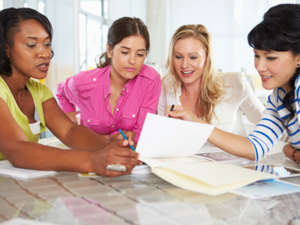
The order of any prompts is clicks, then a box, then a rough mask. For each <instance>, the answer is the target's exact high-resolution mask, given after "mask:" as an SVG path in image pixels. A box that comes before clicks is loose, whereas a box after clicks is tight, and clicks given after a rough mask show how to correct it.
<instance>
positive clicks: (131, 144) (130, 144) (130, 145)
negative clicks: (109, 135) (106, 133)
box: [119, 129, 135, 151]
mask: <svg viewBox="0 0 300 225" xmlns="http://www.w3.org/2000/svg"><path fill="white" fill-rule="evenodd" d="M119 131H120V133H121V134H122V136H123V138H124V139H125V140H126V141H128V145H129V147H130V148H131V149H132V150H133V151H135V148H134V147H133V143H129V140H128V138H127V137H126V135H125V134H124V132H123V131H122V130H121V129H119Z"/></svg>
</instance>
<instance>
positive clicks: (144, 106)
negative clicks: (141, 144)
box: [57, 65, 161, 142]
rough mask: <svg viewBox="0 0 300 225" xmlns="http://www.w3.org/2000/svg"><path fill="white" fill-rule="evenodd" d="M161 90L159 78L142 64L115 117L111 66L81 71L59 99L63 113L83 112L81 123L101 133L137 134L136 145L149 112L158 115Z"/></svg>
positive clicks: (63, 87) (59, 90)
mask: <svg viewBox="0 0 300 225" xmlns="http://www.w3.org/2000/svg"><path fill="white" fill-rule="evenodd" d="M160 91H161V79H160V75H159V74H158V73H157V72H156V70H155V69H153V68H152V67H149V66H146V65H143V66H142V69H141V71H140V73H139V74H138V75H137V76H136V77H135V78H133V79H131V80H129V81H128V82H127V83H126V85H125V86H124V88H123V90H122V92H121V96H120V98H119V99H118V101H117V105H116V108H115V112H114V114H112V111H111V107H110V104H109V96H110V94H111V90H110V66H107V67H105V68H102V69H99V68H97V69H93V70H89V71H82V72H79V73H78V74H76V75H75V76H73V77H70V78H68V79H67V80H66V81H64V82H62V83H60V84H59V85H58V88H57V99H58V101H59V105H60V107H61V109H62V110H63V111H64V112H74V111H75V109H76V106H77V107H78V108H79V109H80V118H81V120H80V123H81V125H83V126H86V127H88V128H90V129H92V130H93V131H95V132H96V133H98V134H109V135H113V134H115V133H117V132H119V128H121V129H122V130H123V131H134V132H135V133H136V136H135V141H136V142H137V141H138V139H139V137H140V133H141V130H142V127H143V124H144V121H145V118H146V115H147V113H156V110H157V104H158V100H159V96H160Z"/></svg>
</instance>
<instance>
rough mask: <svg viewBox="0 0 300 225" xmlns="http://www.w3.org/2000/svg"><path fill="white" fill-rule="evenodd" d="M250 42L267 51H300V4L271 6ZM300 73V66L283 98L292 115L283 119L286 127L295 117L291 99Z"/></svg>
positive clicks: (254, 46) (252, 31)
mask: <svg viewBox="0 0 300 225" xmlns="http://www.w3.org/2000/svg"><path fill="white" fill-rule="evenodd" d="M248 43H249V45H250V46H251V47H252V48H255V49H259V50H265V51H270V50H274V51H279V52H281V51H291V52H292V53H293V54H294V55H298V54H299V53H300V5H299V4H281V5H277V6H274V7H272V8H270V9H269V10H268V11H267V12H266V13H265V14H264V18H263V21H262V22H261V23H260V24H258V25H257V26H256V27H254V28H253V29H252V30H251V31H250V33H249V34H248ZM299 74H300V68H299V67H298V68H297V69H296V72H295V74H294V75H293V76H292V77H291V78H290V80H289V85H290V87H291V90H290V91H289V92H288V93H287V94H286V95H285V97H284V98H283V104H284V106H285V107H286V108H287V109H288V111H289V112H290V115H289V116H288V117H286V118H285V119H284V121H283V125H284V126H285V128H288V127H287V125H288V123H289V122H290V121H291V119H293V118H294V115H295V112H294V110H293V107H292V103H291V99H293V98H294V97H295V90H294V89H295V81H296V79H297V77H298V75H299Z"/></svg>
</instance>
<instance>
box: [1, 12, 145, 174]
mask: <svg viewBox="0 0 300 225" xmlns="http://www.w3.org/2000/svg"><path fill="white" fill-rule="evenodd" d="M51 41H52V27H51V24H50V22H49V20H48V19H47V18H46V17H45V16H44V15H42V14H40V13H39V12H37V11H35V10H33V9H29V8H20V9H15V8H9V9H4V10H2V11H0V117H1V120H0V127H1V129H0V152H1V153H2V154H0V158H2V159H3V158H6V159H8V160H9V161H10V162H11V163H12V165H13V166H16V167H22V168H28V169H36V170H54V171H76V172H95V173H97V174H99V175H103V176H119V175H125V174H129V173H130V172H131V170H132V169H133V167H134V166H135V165H138V164H140V161H139V160H138V153H136V152H134V151H132V150H131V149H130V148H129V147H128V141H124V139H122V138H121V135H115V136H113V137H111V138H110V139H108V138H105V137H102V136H99V135H97V134H96V133H94V132H93V131H91V130H90V129H88V128H86V127H83V126H79V125H76V124H75V123H73V122H72V121H71V120H70V119H69V118H68V117H67V116H66V115H65V114H64V113H63V112H62V111H61V109H60V108H59V106H58V105H57V103H56V100H55V99H54V97H53V95H52V93H51V91H50V90H49V89H48V88H47V87H46V86H44V85H43V84H41V83H40V82H37V81H34V80H33V79H31V78H34V79H44V78H45V77H46V75H47V71H48V68H49V65H50V60H51V58H52V56H53V52H52V49H51ZM46 126H47V128H48V129H49V130H50V131H51V132H52V133H53V134H54V135H55V136H56V137H57V138H58V139H59V140H61V141H62V142H63V143H64V144H66V145H67V146H69V147H70V148H72V149H74V150H70V151H65V150H61V149H58V148H54V147H50V146H44V145H41V144H38V143H36V142H37V141H38V138H39V135H40V133H41V132H43V131H44V130H45V128H46ZM126 135H127V136H129V141H131V142H132V141H133V139H134V135H133V133H126ZM111 164H121V165H124V166H125V167H126V171H125V172H118V171H111V170H107V169H106V168H107V166H108V165H111Z"/></svg>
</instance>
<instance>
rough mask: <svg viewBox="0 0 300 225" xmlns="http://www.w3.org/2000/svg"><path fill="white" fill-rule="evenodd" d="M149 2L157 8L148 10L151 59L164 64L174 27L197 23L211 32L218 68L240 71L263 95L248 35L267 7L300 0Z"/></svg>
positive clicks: (155, 0)
mask: <svg viewBox="0 0 300 225" xmlns="http://www.w3.org/2000/svg"><path fill="white" fill-rule="evenodd" d="M158 2H160V3H158ZM148 3H149V4H151V5H156V6H157V8H158V10H156V11H155V10H151V11H150V10H148V11H147V13H148V18H151V19H152V21H151V23H150V22H149V19H148V24H149V25H150V26H149V27H148V28H149V30H150V31H151V38H152V43H151V44H152V49H155V51H152V52H151V60H153V61H154V60H155V59H159V63H160V64H165V60H163V59H162V58H165V59H166V56H167V49H168V44H169V41H170V39H171V37H172V35H173V33H174V32H175V30H176V29H177V28H178V27H180V26H181V25H184V24H199V23H200V24H203V25H205V26H206V27H207V28H208V30H209V31H210V33H211V36H212V40H213V48H214V53H215V59H216V63H217V67H218V68H219V69H220V70H222V71H224V72H233V71H243V72H244V74H245V76H246V78H248V79H249V81H250V82H252V83H253V86H254V87H255V92H256V94H257V95H258V96H266V95H267V94H268V92H267V91H265V90H263V89H262V87H261V81H260V78H259V77H258V75H257V72H256V70H255V68H254V63H253V61H254V60H253V50H252V49H251V47H249V45H248V42H247V35H248V33H249V32H250V31H251V29H252V28H253V27H254V26H255V25H256V24H258V23H259V22H261V20H262V17H263V14H264V13H265V12H266V11H267V10H268V9H269V8H270V7H272V6H274V5H277V4H280V3H297V4H299V3H300V0H251V1H249V0H226V1H225V0H209V1H207V0H162V1H161V0H148ZM161 5H162V6H161ZM166 6H167V7H166ZM159 7H161V8H164V10H159ZM157 13H160V14H161V15H157ZM166 15H168V16H166ZM153 37H154V38H153ZM159 37H162V38H159ZM164 37H166V38H164ZM162 56H163V57H162Z"/></svg>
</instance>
